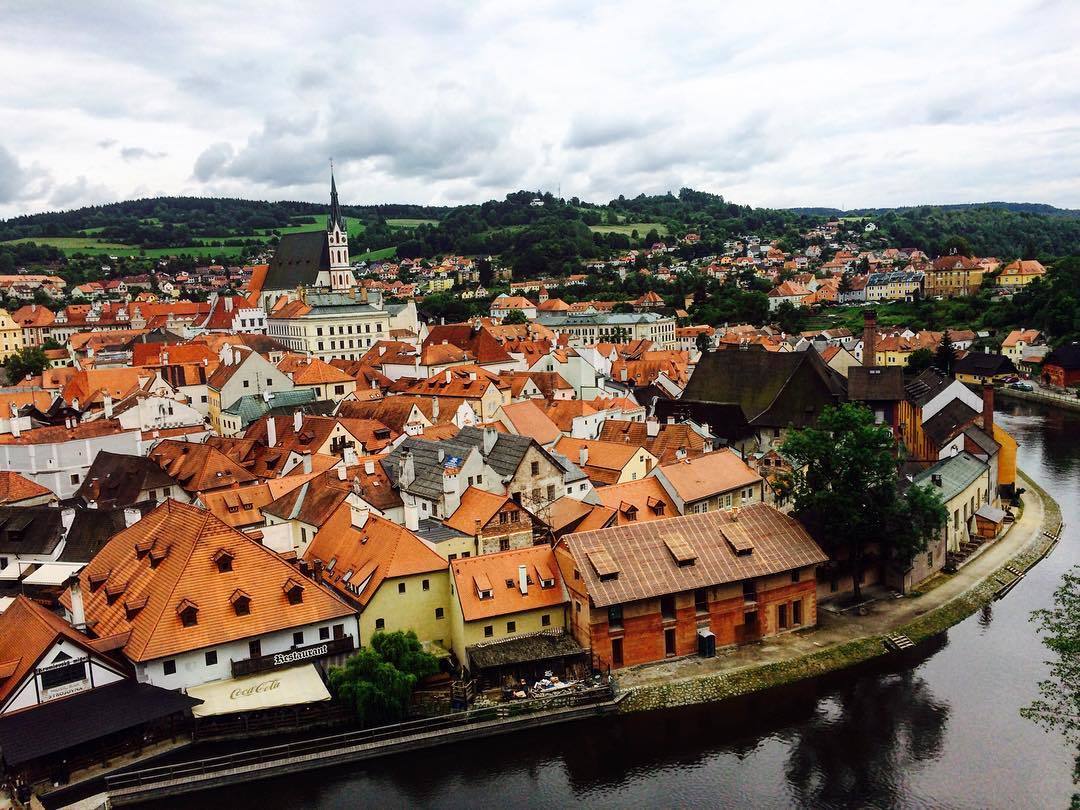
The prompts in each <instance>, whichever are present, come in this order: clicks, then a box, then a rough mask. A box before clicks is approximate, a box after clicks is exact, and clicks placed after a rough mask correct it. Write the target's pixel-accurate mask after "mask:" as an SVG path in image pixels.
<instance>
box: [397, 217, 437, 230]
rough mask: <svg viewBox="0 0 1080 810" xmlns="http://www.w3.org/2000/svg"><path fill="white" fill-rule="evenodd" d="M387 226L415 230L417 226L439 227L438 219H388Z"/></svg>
mask: <svg viewBox="0 0 1080 810" xmlns="http://www.w3.org/2000/svg"><path fill="white" fill-rule="evenodd" d="M386 224H387V225H389V226H390V227H391V228H415V227H416V226H417V225H438V224H439V220H437V219H388V220H386Z"/></svg>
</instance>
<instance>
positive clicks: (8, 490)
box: [0, 470, 53, 504]
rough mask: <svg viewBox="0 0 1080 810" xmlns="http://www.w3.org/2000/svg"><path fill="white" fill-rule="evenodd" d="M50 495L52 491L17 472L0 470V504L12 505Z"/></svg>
mask: <svg viewBox="0 0 1080 810" xmlns="http://www.w3.org/2000/svg"><path fill="white" fill-rule="evenodd" d="M52 494H53V491H52V490H51V489H49V488H48V487H43V486H42V485H41V484H39V483H37V482H36V481H31V480H30V479H29V478H27V477H25V476H23V475H20V474H19V473H17V472H12V471H11V470H0V504H4V503H12V504H14V503H19V502H20V501H27V500H30V499H31V498H40V497H41V496H43V495H52Z"/></svg>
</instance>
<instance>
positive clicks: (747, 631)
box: [555, 503, 827, 667]
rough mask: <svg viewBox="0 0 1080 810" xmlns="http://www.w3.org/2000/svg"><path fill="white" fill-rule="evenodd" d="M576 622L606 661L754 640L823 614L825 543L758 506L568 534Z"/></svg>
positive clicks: (618, 663) (565, 550)
mask: <svg viewBox="0 0 1080 810" xmlns="http://www.w3.org/2000/svg"><path fill="white" fill-rule="evenodd" d="M555 553H556V558H557V559H558V562H559V566H560V568H561V570H562V576H563V580H564V581H565V582H566V584H567V588H568V589H569V591H570V599H571V610H570V622H569V625H570V628H571V632H572V633H573V635H574V638H575V639H577V641H578V643H579V644H581V645H582V646H583V647H589V648H591V649H592V651H593V655H594V657H595V658H596V659H597V660H598V663H599V665H600V666H608V665H610V666H611V667H622V666H632V665H634V664H642V663H647V662H649V661H658V660H663V659H664V658H669V657H673V656H680V655H691V654H694V653H696V652H698V650H699V645H704V646H705V647H706V649H708V648H710V647H714V646H715V647H722V646H729V645H732V644H741V643H745V642H749V641H756V640H757V639H760V638H765V637H768V636H774V635H777V634H778V633H783V632H787V631H790V630H797V629H799V628H801V627H811V626H813V625H814V624H816V622H817V599H816V581H815V576H814V570H815V567H816V566H817V565H819V564H821V563H823V562H825V561H826V559H827V557H826V555H825V553H824V552H823V551H822V550H821V548H820V547H819V546H818V545H817V544H816V543H815V542H814V541H813V540H812V539H811V538H810V536H809V535H808V534H807V533H806V530H805V529H803V528H802V526H801V525H799V523H798V522H797V521H795V520H794V519H793V518H790V517H788V516H786V515H783V514H781V513H780V512H778V511H777V510H775V509H774V508H772V507H771V506H766V505H765V504H760V503H757V504H754V505H752V506H749V507H746V508H744V509H741V510H735V511H731V512H725V511H718V512H706V513H703V514H695V515H688V516H686V517H680V518H672V519H671V520H665V521H657V522H652V523H648V524H645V525H633V524H631V525H624V526H616V527H613V528H609V529H601V530H599V531H592V532H583V533H580V534H573V535H569V536H567V537H564V538H563V539H562V540H561V541H559V544H558V546H556V549H555Z"/></svg>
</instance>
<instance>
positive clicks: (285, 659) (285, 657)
mask: <svg viewBox="0 0 1080 810" xmlns="http://www.w3.org/2000/svg"><path fill="white" fill-rule="evenodd" d="M329 651H330V647H329V646H328V645H326V644H317V645H315V646H314V647H304V648H303V649H299V650H292V651H291V652H287V653H275V654H274V666H275V667H283V666H287V665H288V664H298V663H300V662H301V661H307V660H308V659H311V658H321V657H322V656H324V655H326V654H327V653H328V652H329Z"/></svg>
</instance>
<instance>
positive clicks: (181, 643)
mask: <svg viewBox="0 0 1080 810" xmlns="http://www.w3.org/2000/svg"><path fill="white" fill-rule="evenodd" d="M223 549H224V550H225V551H227V552H228V553H229V554H231V555H232V557H233V562H232V570H230V571H221V570H219V567H218V566H217V565H216V564H215V562H214V556H215V555H216V554H217V553H218V552H219V551H221V550H223ZM154 561H156V563H155V564H154V565H151V563H152V562H154ZM102 578H104V582H102ZM79 579H80V584H81V586H82V592H83V603H84V606H85V610H86V618H87V622H88V623H89V624H90V626H91V628H92V630H93V632H94V634H95V635H96V636H98V637H99V638H100V637H102V636H106V635H114V634H117V633H122V632H129V631H130V633H131V635H130V637H129V638H128V641H127V643H126V644H125V645H124V648H123V649H124V653H125V655H126V656H127V657H128V658H129V659H131V660H132V661H148V660H152V659H155V658H162V657H165V656H169V655H176V654H178V653H182V652H187V651H190V650H197V649H200V648H203V647H211V646H215V645H221V644H226V643H228V642H231V641H236V640H239V639H242V638H250V637H252V636H260V635H265V634H267V633H272V632H275V631H278V630H285V629H288V628H290V627H297V626H301V625H306V624H313V623H315V622H319V621H326V620H330V619H336V618H340V617H343V616H348V615H350V614H352V612H353V609H352V608H351V607H349V606H348V605H347V604H345V603H344V602H342V601H341V600H340V599H338V598H337V597H336V596H334V595H333V594H332V593H330V592H329V591H328V590H327V589H325V588H323V587H320V586H319V585H316V584H315V583H314V582H311V581H309V580H305V579H304V578H303V577H302V576H301V575H300V574H298V573H297V572H296V570H295V569H294V568H293V567H292V566H291V565H290V564H289V563H288V562H286V561H285V560H284V559H283V558H282V557H280V556H279V555H278V554H276V553H275V552H273V551H271V550H270V549H268V548H266V547H265V546H262V545H260V544H259V543H257V542H256V541H255V540H252V539H251V538H250V537H248V536H247V535H245V534H243V533H241V532H238V531H236V530H235V529H231V528H229V527H228V526H226V525H225V524H224V523H222V522H221V521H220V520H219V519H217V518H216V517H214V516H213V515H212V514H210V513H209V512H206V511H204V510H202V509H199V508H197V507H195V506H191V505H190V504H181V503H177V502H176V501H173V500H168V501H166V502H165V503H164V504H162V505H161V506H159V507H158V508H157V509H155V510H154V511H153V512H151V513H150V514H148V515H147V516H146V517H145V518H143V519H142V520H140V521H139V522H138V523H136V524H135V525H133V526H132V527H130V528H128V529H125V530H124V531H122V532H120V533H119V534H117V535H116V536H115V537H113V538H112V540H110V541H109V542H108V543H107V544H106V546H105V547H104V548H103V549H102V550H101V551H100V553H98V555H97V556H96V557H94V559H93V560H91V561H90V563H89V565H87V566H86V567H85V568H84V569H83V570H82V572H81V573H80V575H79ZM291 582H295V583H297V584H299V585H300V586H302V588H303V599H302V601H301V602H300V603H299V604H291V603H290V602H289V599H288V596H287V592H286V591H287V587H288V586H289V585H290V584H291ZM91 583H95V584H94V585H93V586H92V585H91ZM110 586H112V587H110ZM118 589H122V593H121V595H120V596H119V597H118V598H117V597H115V596H114V598H113V599H112V604H109V601H110V600H109V599H108V598H107V593H108V592H109V591H110V590H111V591H112V593H113V594H114V595H115V594H116V592H117V590H118ZM237 589H240V590H243V591H244V592H245V593H246V594H248V595H249V596H250V600H251V601H250V612H249V613H248V614H247V615H243V616H241V615H237V613H236V611H235V610H234V608H233V604H232V601H231V597H232V595H233V594H234V593H235V592H236V591H237ZM140 604H141V605H142V607H140V608H137V609H136V608H135V607H134V606H137V605H140ZM184 604H190V605H192V606H194V607H196V608H197V611H198V621H197V623H196V624H195V625H193V626H190V627H184V626H183V623H182V622H181V619H180V614H179V609H180V607H181V606H182V605H184Z"/></svg>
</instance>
